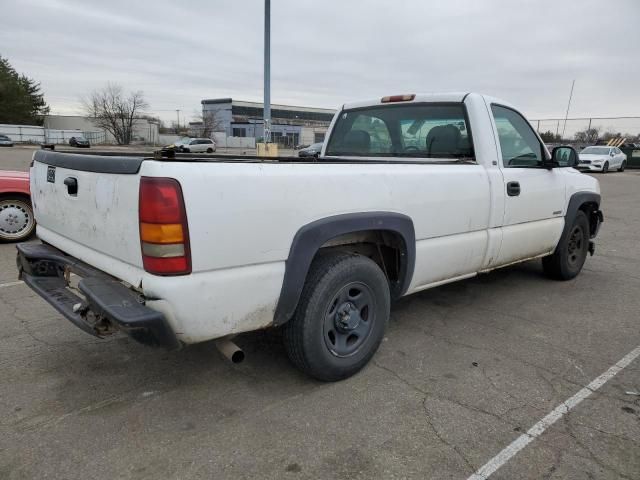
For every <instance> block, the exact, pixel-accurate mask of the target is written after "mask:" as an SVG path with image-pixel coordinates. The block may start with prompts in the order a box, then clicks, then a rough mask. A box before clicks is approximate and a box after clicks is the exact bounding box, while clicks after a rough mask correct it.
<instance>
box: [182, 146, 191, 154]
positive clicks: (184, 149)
mask: <svg viewBox="0 0 640 480" xmlns="http://www.w3.org/2000/svg"><path fill="white" fill-rule="evenodd" d="M181 152H182V153H191V151H190V150H189V149H188V148H184V147H182V150H181Z"/></svg>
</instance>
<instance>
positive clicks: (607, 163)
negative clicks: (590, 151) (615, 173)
mask: <svg viewBox="0 0 640 480" xmlns="http://www.w3.org/2000/svg"><path fill="white" fill-rule="evenodd" d="M608 171H609V162H604V165H603V167H602V173H607V172H608Z"/></svg>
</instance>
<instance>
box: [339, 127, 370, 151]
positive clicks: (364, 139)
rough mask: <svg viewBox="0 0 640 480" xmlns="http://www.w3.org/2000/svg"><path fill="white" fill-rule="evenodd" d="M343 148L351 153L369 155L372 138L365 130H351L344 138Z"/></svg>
mask: <svg viewBox="0 0 640 480" xmlns="http://www.w3.org/2000/svg"><path fill="white" fill-rule="evenodd" d="M342 144H343V148H344V150H345V151H346V152H349V153H369V149H370V147H371V136H370V135H369V134H368V133H367V132H365V131H364V130H351V131H350V132H348V133H347V134H346V135H345V136H344V140H343V142H342Z"/></svg>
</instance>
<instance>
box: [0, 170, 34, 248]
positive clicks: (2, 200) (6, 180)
mask: <svg viewBox="0 0 640 480" xmlns="http://www.w3.org/2000/svg"><path fill="white" fill-rule="evenodd" d="M35 228H36V222H35V219H34V218H33V208H32V207H31V192H30V191H29V173H28V172H7V171H0V242H18V241H21V240H25V239H27V238H29V237H30V236H31V235H32V234H33V232H34V230H35Z"/></svg>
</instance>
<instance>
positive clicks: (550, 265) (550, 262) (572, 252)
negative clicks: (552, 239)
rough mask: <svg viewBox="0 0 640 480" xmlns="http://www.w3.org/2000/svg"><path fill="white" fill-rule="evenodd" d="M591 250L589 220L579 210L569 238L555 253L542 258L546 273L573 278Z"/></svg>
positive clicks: (568, 278)
mask: <svg viewBox="0 0 640 480" xmlns="http://www.w3.org/2000/svg"><path fill="white" fill-rule="evenodd" d="M588 251H589V221H588V220H587V216H586V215H585V213H584V212H583V211H582V210H579V211H578V214H577V215H576V218H575V220H574V221H573V225H572V226H571V229H570V230H569V235H567V238H565V239H563V240H561V241H560V243H559V244H558V246H557V247H556V251H555V252H554V253H553V255H550V256H548V257H544V258H543V259H542V268H543V269H544V273H545V274H547V275H548V276H549V277H551V278H554V279H556V280H571V279H572V278H574V277H575V276H576V275H578V273H580V270H582V266H583V265H584V262H585V260H586V259H587V253H588Z"/></svg>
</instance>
